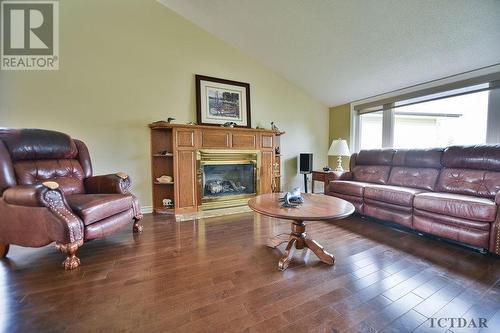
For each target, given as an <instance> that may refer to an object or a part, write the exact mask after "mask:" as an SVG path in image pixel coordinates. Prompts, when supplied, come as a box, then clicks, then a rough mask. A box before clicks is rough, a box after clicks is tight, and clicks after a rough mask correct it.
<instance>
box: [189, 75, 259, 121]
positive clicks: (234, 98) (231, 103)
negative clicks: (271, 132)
mask: <svg viewBox="0 0 500 333" xmlns="http://www.w3.org/2000/svg"><path fill="white" fill-rule="evenodd" d="M195 78H196V120H197V122H198V124H200V125H221V124H224V123H227V122H234V123H235V125H234V126H236V127H248V128H250V126H251V119H250V84H248V83H245V82H238V81H230V80H225V79H219V78H215V77H209V76H203V75H196V77H195Z"/></svg>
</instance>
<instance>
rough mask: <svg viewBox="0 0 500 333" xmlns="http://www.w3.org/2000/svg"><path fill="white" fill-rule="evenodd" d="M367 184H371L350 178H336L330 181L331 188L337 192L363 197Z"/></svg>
mask: <svg viewBox="0 0 500 333" xmlns="http://www.w3.org/2000/svg"><path fill="white" fill-rule="evenodd" d="M367 185H370V184H369V183H363V182H354V181H350V180H334V181H331V182H330V185H329V190H330V191H331V192H335V193H341V194H345V195H352V196H355V197H363V193H364V188H365V186H367Z"/></svg>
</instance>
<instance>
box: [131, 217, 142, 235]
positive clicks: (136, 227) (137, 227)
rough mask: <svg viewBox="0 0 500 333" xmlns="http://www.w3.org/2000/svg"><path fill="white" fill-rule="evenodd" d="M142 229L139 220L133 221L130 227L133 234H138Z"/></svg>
mask: <svg viewBox="0 0 500 333" xmlns="http://www.w3.org/2000/svg"><path fill="white" fill-rule="evenodd" d="M143 229H144V227H143V225H142V224H140V223H139V220H135V221H134V226H133V227H132V231H133V232H134V234H140V233H141V232H142V230H143Z"/></svg>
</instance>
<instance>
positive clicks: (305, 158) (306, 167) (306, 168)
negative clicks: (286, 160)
mask: <svg viewBox="0 0 500 333" xmlns="http://www.w3.org/2000/svg"><path fill="white" fill-rule="evenodd" d="M299 170H300V173H303V174H308V173H311V172H312V171H313V154H300V163H299Z"/></svg>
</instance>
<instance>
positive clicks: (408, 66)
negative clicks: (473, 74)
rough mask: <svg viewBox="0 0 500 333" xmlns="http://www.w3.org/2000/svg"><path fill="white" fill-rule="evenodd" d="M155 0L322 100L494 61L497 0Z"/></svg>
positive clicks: (336, 100) (497, 54)
mask: <svg viewBox="0 0 500 333" xmlns="http://www.w3.org/2000/svg"><path fill="white" fill-rule="evenodd" d="M159 1H160V2H161V3H163V4H164V5H165V6H167V7H168V8H170V9H172V10H173V11H175V12H177V13H178V14H180V15H182V16H184V17H186V18H187V19H188V20H190V21H192V22H193V23H195V24H197V25H199V26H200V27H202V28H203V29H205V30H207V31H209V32H210V33H212V34H214V35H215V36H217V37H219V38H221V39H222V40H224V41H226V42H228V43H229V44H232V45H234V46H236V47H237V48H239V49H240V50H242V51H243V52H244V53H246V54H248V55H250V56H251V57H253V58H255V59H257V60H258V61H259V62H261V63H263V64H265V65H266V66H268V67H269V68H271V69H272V70H274V71H275V72H277V73H278V74H280V75H281V76H283V77H285V78H286V79H288V80H290V81H291V82H293V83H295V84H296V85H297V86H299V87H302V88H303V89H304V90H306V91H307V92H308V93H309V94H310V95H312V96H313V97H315V98H316V99H318V100H319V101H321V102H323V103H325V104H327V105H329V106H334V105H338V104H343V103H346V102H351V101H354V100H358V99H363V98H366V97H369V96H373V95H376V94H380V93H385V92H389V91H392V90H396V89H400V88H404V87H407V86H411V85H415V84H419V83H423V82H427V81H431V80H435V79H439V78H442V77H446V76H450V75H453V74H458V73H462V72H465V71H469V70H473V69H477V68H481V67H485V66H489V65H493V64H497V63H500V0H433V1H430V0H377V1H374V0H251V1H250V0H159ZM241 80H244V78H241Z"/></svg>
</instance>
